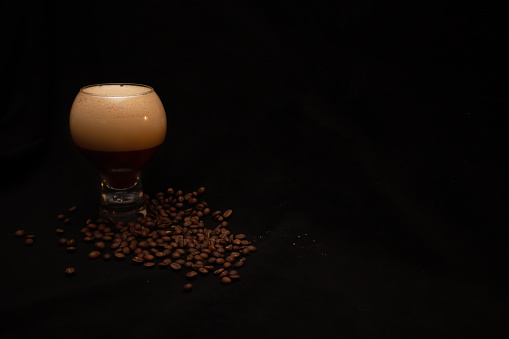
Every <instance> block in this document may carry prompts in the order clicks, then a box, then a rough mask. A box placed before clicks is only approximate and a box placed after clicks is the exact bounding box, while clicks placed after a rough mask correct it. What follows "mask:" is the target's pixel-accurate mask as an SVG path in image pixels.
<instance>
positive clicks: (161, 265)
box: [157, 262, 170, 268]
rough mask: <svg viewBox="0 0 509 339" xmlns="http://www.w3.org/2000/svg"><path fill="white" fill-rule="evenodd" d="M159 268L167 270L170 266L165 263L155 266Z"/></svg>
mask: <svg viewBox="0 0 509 339" xmlns="http://www.w3.org/2000/svg"><path fill="white" fill-rule="evenodd" d="M157 265H158V266H159V268H168V267H169V266H170V264H167V263H165V262H160V263H159V264H157Z"/></svg>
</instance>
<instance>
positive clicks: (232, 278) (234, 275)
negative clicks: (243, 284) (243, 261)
mask: <svg viewBox="0 0 509 339" xmlns="http://www.w3.org/2000/svg"><path fill="white" fill-rule="evenodd" d="M228 276H229V277H230V279H231V280H239V279H240V275H238V274H229V275H228Z"/></svg>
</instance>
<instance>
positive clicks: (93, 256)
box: [88, 251, 101, 259]
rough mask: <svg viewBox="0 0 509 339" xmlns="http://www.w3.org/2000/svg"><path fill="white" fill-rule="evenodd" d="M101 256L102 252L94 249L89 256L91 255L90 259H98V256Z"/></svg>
mask: <svg viewBox="0 0 509 339" xmlns="http://www.w3.org/2000/svg"><path fill="white" fill-rule="evenodd" d="M100 256H101V252H99V251H92V252H90V253H89V254H88V257H89V258H90V259H97V258H99V257H100Z"/></svg>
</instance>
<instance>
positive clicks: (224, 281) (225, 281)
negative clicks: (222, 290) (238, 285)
mask: <svg viewBox="0 0 509 339" xmlns="http://www.w3.org/2000/svg"><path fill="white" fill-rule="evenodd" d="M221 282H222V283H223V284H231V283H232V280H231V279H230V278H229V277H222V278H221Z"/></svg>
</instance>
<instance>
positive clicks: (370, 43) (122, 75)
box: [0, 0, 509, 338]
mask: <svg viewBox="0 0 509 339" xmlns="http://www.w3.org/2000/svg"><path fill="white" fill-rule="evenodd" d="M501 13H502V11H501V10H500V9H497V8H491V7H488V6H486V5H478V7H473V6H471V7H469V6H467V5H465V4H449V5H448V4H441V5H437V6H429V5H428V6H424V5H422V6H421V5H415V4H412V3H411V2H405V3H400V4H397V5H396V4H392V5H389V4H386V3H382V2H380V1H368V0H366V1H357V2H353V1H352V2H331V3H327V2H311V1H308V2H305V3H300V4H296V3H294V2H291V1H282V2H270V1H247V2H220V3H214V2H185V1H164V2H163V1H145V2H129V1H122V2H118V3H117V2H105V1H103V2H93V1H92V2H80V3H77V4H72V5H71V4H70V3H67V2H56V3H52V4H43V3H42V2H41V3H39V2H35V1H34V2H27V1H25V2H19V3H3V4H2V6H1V18H2V32H3V34H2V40H3V41H4V42H3V43H2V47H1V48H2V53H1V54H2V58H3V61H2V67H1V69H2V80H3V82H4V83H7V84H8V86H7V88H5V87H4V89H3V90H2V98H3V99H2V102H3V103H4V105H3V109H2V110H1V116H0V120H1V123H0V128H1V133H0V138H1V145H0V148H1V149H0V150H1V152H0V154H1V162H2V168H3V170H4V175H3V183H2V185H1V187H2V189H1V203H0V206H2V207H1V208H2V227H1V231H0V232H1V236H0V241H1V244H0V255H1V257H2V268H1V272H2V279H1V280H2V286H3V288H2V289H1V295H0V312H1V314H0V319H1V320H0V322H1V326H0V335H1V336H2V337H3V338H4V337H5V338H10V337H34V336H36V335H37V336H38V335H41V334H51V335H52V337H64V336H65V337H110V338H111V337H121V336H122V337H135V336H139V337H149V336H150V337H154V338H159V337H168V336H170V337H171V336H177V335H186V336H189V337H225V336H226V337H230V336H243V337H248V338H249V337H254V336H258V335H264V336H266V337H268V338H271V337H276V336H280V335H285V336H287V337H290V336H292V337H298V338H300V337H305V336H312V337H337V338H374V337H385V336H391V337H407V338H408V337H428V338H429V337H448V338H451V337H454V338H456V337H457V338H463V337H468V336H471V337H486V336H490V337H506V336H507V335H509V329H508V326H507V324H506V320H507V316H508V311H507V299H506V293H505V291H506V286H507V279H506V275H507V270H508V268H509V266H508V262H507V259H508V255H507V250H506V242H507V236H508V231H507V227H506V225H507V208H506V204H507V189H508V181H507V175H506V171H505V170H503V169H505V167H504V166H502V165H503V163H504V161H503V160H504V158H505V157H506V154H507V152H506V150H505V149H504V148H503V145H504V141H505V134H506V130H507V125H506V124H505V123H503V121H504V120H503V118H504V115H503V113H504V114H505V113H506V112H507V100H506V97H507V95H506V94H505V93H506V92H504V91H503V86H502V79H503V78H502V75H501V72H500V65H501V64H502V62H501V61H502V58H503V55H502V53H501V47H502V46H503V44H505V43H506V41H507V40H506V39H505V30H504V28H503V27H502V26H503V25H502V14H501ZM102 82H136V83H144V84H148V85H151V86H153V87H154V88H155V90H156V92H157V93H158V94H159V96H160V97H161V99H162V101H163V104H164V105H165V108H166V112H167V116H168V133H167V138H166V142H165V144H164V147H163V149H162V150H161V151H160V152H159V153H158V155H157V156H156V157H155V158H154V159H153V161H152V162H151V163H150V164H149V165H148V166H147V168H146V169H145V171H144V172H143V183H144V187H145V192H147V193H148V194H155V193H156V192H158V191H161V190H164V189H166V188H168V187H173V188H175V189H183V190H185V191H192V190H195V189H197V188H198V187H200V186H205V187H207V193H206V196H205V197H204V198H205V200H206V201H207V202H208V203H209V205H210V206H211V207H212V208H213V209H221V210H226V209H228V208H232V209H233V211H234V214H233V217H232V220H231V222H230V225H231V226H230V228H231V230H232V231H233V232H235V233H245V234H246V235H247V236H248V238H249V239H251V240H255V241H256V242H255V245H256V246H257V247H258V251H257V253H255V254H253V255H251V256H250V257H249V259H248V264H247V265H246V266H245V267H243V268H242V269H241V270H240V272H241V275H242V279H241V280H240V281H239V282H236V283H234V284H232V285H229V286H224V285H222V284H221V283H220V282H219V281H218V280H217V279H216V278H213V277H207V278H200V279H198V280H196V281H195V282H194V285H195V287H194V291H193V292H192V293H190V294H183V293H182V292H181V287H182V285H183V284H184V282H185V277H184V275H183V274H182V273H178V274H177V273H174V272H170V271H163V270H143V269H140V268H138V267H133V266H132V265H130V264H129V263H127V262H116V261H111V262H103V261H91V260H89V259H88V258H87V256H86V254H87V252H88V250H89V248H90V246H88V245H87V244H84V243H82V242H81V240H79V241H78V252H77V253H75V254H68V253H66V252H65V250H64V249H63V248H62V247H59V246H57V245H56V240H57V239H58V236H57V235H56V234H55V229H56V228H57V227H58V226H59V223H58V222H57V221H56V218H55V216H56V215H57V214H58V213H62V212H65V211H66V210H67V208H69V207H70V206H73V205H77V206H78V212H77V213H76V215H75V216H74V217H73V223H72V225H71V226H69V227H66V231H67V234H68V235H70V236H72V235H74V236H76V238H77V239H78V238H79V237H78V235H79V229H80V228H81V227H82V226H83V224H84V222H85V220H86V219H87V218H88V217H91V216H94V215H95V214H96V213H97V209H98V182H99V181H98V173H97V171H96V170H95V169H94V168H92V167H91V166H90V165H88V164H87V163H86V162H85V161H84V160H83V159H82V158H81V156H80V154H78V152H77V151H76V149H75V148H74V146H73V145H72V142H71V139H70V135H69V131H68V114H69V109H70V106H71V104H72V101H73V99H74V97H75V95H76V94H77V92H78V90H79V88H80V87H82V86H85V85H88V84H93V83H102ZM17 229H25V230H27V232H28V233H31V234H35V235H36V243H35V245H34V246H32V247H26V246H24V245H23V240H22V239H17V238H15V237H14V236H13V233H14V232H15V230H17ZM67 266H74V267H76V268H77V273H76V275H75V276H74V277H72V278H67V277H65V276H64V273H63V271H64V269H65V267H67Z"/></svg>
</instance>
